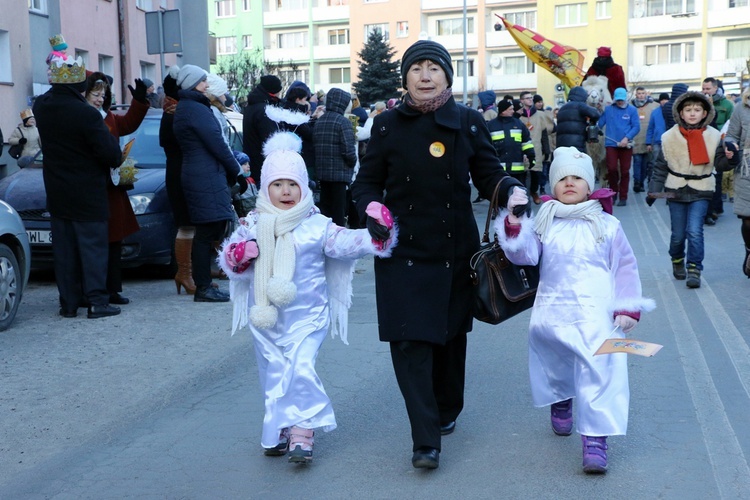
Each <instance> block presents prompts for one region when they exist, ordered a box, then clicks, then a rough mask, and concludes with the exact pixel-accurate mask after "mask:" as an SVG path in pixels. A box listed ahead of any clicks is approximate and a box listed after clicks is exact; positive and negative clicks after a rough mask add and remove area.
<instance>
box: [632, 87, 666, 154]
mask: <svg viewBox="0 0 750 500" xmlns="http://www.w3.org/2000/svg"><path fill="white" fill-rule="evenodd" d="M632 105H633V107H634V108H635V109H636V111H637V113H638V123H639V124H640V130H639V131H638V133H637V134H636V135H635V137H634V138H633V154H634V155H640V154H645V153H647V151H646V134H647V133H648V122H649V120H650V118H651V114H652V113H653V112H654V111H655V110H657V109H661V106H659V103H658V102H654V101H652V100H650V99H649V100H647V101H646V102H645V103H644V104H643V105H641V106H638V105H637V103H636V100H635V99H633V101H632Z"/></svg>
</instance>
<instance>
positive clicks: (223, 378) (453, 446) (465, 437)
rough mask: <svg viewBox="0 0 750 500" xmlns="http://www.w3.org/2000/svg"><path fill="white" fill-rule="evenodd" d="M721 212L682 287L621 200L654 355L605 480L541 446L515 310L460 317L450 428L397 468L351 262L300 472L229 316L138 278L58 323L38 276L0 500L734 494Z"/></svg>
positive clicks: (8, 339) (749, 481)
mask: <svg viewBox="0 0 750 500" xmlns="http://www.w3.org/2000/svg"><path fill="white" fill-rule="evenodd" d="M486 208H487V204H486V202H484V203H481V204H477V205H475V212H476V213H477V217H478V220H479V221H480V223H483V218H484V211H486ZM725 208H726V210H727V212H728V213H727V214H726V215H724V216H723V217H722V218H721V219H720V220H719V222H718V224H717V225H716V226H714V227H707V228H706V256H707V258H706V262H705V266H706V269H705V271H704V274H703V285H702V287H701V288H700V289H698V290H689V289H687V288H686V287H685V282H684V281H682V282H676V281H674V280H673V279H672V277H671V266H670V262H669V258H668V256H667V253H666V246H667V241H668V237H669V217H668V213H667V209H666V206H665V205H664V204H663V203H662V202H658V203H657V204H656V205H655V206H654V207H652V208H648V207H646V206H645V204H644V203H643V201H642V198H638V197H637V195H632V196H631V200H630V201H629V205H628V206H627V207H624V208H618V209H617V212H616V213H615V215H616V216H618V218H620V220H621V221H622V223H623V226H624V227H625V231H626V233H627V234H628V236H629V238H630V241H631V244H632V246H633V248H634V249H635V251H636V254H637V256H638V258H639V266H640V269H641V279H642V282H643V286H644V293H645V294H646V295H648V296H650V297H652V298H654V299H655V300H656V302H657V309H656V311H654V312H652V313H650V314H646V315H644V317H643V320H642V322H641V324H640V325H639V326H638V328H636V330H635V331H634V332H633V335H632V336H633V337H635V338H639V339H643V340H648V341H652V342H657V343H659V344H663V345H664V348H663V349H662V350H661V352H659V353H658V354H657V355H656V356H655V357H653V358H642V357H637V356H632V357H630V358H629V367H630V383H631V411H630V427H629V430H628V435H627V436H619V437H612V438H610V439H609V444H610V450H609V457H610V461H609V462H610V470H609V472H608V473H607V474H606V475H604V476H587V475H585V474H583V473H582V471H581V443H580V439H579V437H578V436H577V435H575V434H574V435H573V436H570V437H557V436H555V435H554V434H553V433H552V431H551V429H550V428H549V423H548V422H549V413H548V410H547V409H535V408H533V406H532V404H531V396H530V391H529V383H528V374H527V359H526V356H527V352H526V330H527V325H528V318H529V313H528V312H526V313H524V314H522V315H520V316H518V317H516V318H513V319H512V320H509V321H508V322H506V323H504V324H503V325H501V326H498V327H493V326H490V325H485V324H481V323H475V328H474V332H473V333H471V334H470V338H469V352H468V368H467V390H466V407H465V410H464V412H463V413H462V414H461V416H460V417H459V420H458V425H457V429H456V432H455V433H454V434H452V435H450V436H447V437H445V438H444V441H443V453H442V454H441V457H440V458H441V461H440V468H439V469H437V470H435V471H431V472H427V471H416V470H415V469H413V468H412V466H411V463H410V458H411V440H410V436H409V427H408V422H407V419H406V411H405V409H404V406H403V401H402V399H401V397H400V394H399V392H398V388H397V386H396V382H395V378H394V376H393V373H392V369H391V366H390V355H389V353H388V348H387V345H385V344H382V343H380V342H379V341H378V340H377V323H376V316H375V311H374V304H375V296H374V282H373V273H372V261H371V260H370V259H363V260H361V261H360V262H359V263H358V265H357V274H356V275H355V280H354V293H355V296H354V305H353V306H352V309H351V312H350V332H349V340H350V344H351V345H349V346H345V345H343V344H342V343H341V342H340V341H338V340H330V339H329V340H328V341H326V342H325V343H324V345H323V349H322V350H321V353H320V356H319V358H318V365H317V366H318V370H319V374H320V376H321V378H322V379H323V381H324V383H325V385H326V389H327V390H328V392H329V395H330V396H331V398H332V400H333V404H334V408H335V410H336V412H337V418H338V424H339V427H338V429H336V430H335V431H333V432H331V433H319V434H318V435H316V447H315V458H314V461H313V463H312V464H311V465H310V466H306V467H305V466H295V465H292V464H288V463H287V462H286V460H285V459H284V458H270V457H265V456H263V453H262V449H261V447H260V443H259V440H260V426H261V422H262V418H263V408H262V398H261V395H260V391H259V388H258V383H257V372H256V368H255V360H254V356H253V353H252V345H251V340H250V337H249V334H248V333H247V332H246V331H242V332H239V333H238V334H236V335H234V336H233V337H232V336H230V335H229V333H230V317H231V306H230V305H229V304H196V303H193V302H192V300H191V298H190V297H188V296H185V295H180V296H178V295H176V294H175V288H174V284H173V283H172V282H170V281H165V280H155V279H149V277H148V276H145V275H143V273H138V274H133V275H131V276H130V278H129V279H128V281H127V282H126V285H125V289H126V290H125V294H126V295H128V296H130V297H131V298H132V299H133V303H132V304H130V305H127V306H123V314H121V315H120V316H117V317H113V318H105V319H98V320H88V319H86V318H85V314H84V315H83V316H79V318H77V319H63V318H60V317H58V316H57V294H56V289H55V287H54V283H53V282H51V281H49V278H48V277H46V278H45V277H44V276H42V277H36V278H35V280H34V281H33V282H32V283H31V286H30V287H29V289H28V290H27V292H26V294H25V295H24V299H23V303H22V304H21V308H20V310H19V315H18V317H17V318H16V322H15V323H14V325H13V327H12V328H11V329H10V330H9V331H7V332H5V333H2V334H0V422H2V427H1V430H0V498H2V499H5V498H9V499H10V498H12V499H19V498H21V499H23V498H61V499H65V498H95V499H106V498H118V499H119V498H155V499H156V498H168V499H172V498H181V499H204V498H210V499H224V498H227V499H233V498H278V497H285V498H341V499H344V498H347V499H348V498H441V499H442V498H550V499H552V498H555V499H566V498H571V499H572V498H607V499H610V498H611V499H619V498H622V499H625V498H627V499H633V498H680V499H684V498H690V499H692V498H724V499H732V498H750V468H749V467H748V462H747V456H748V454H750V427H749V426H748V425H747V424H748V415H750V348H749V347H748V341H749V340H750V328H748V325H749V324H750V308H748V304H749V302H750V280H748V279H747V278H745V276H744V275H742V274H741V273H740V264H741V262H742V258H743V256H744V251H743V246H742V242H741V238H740V235H739V222H738V221H737V219H735V218H734V217H733V216H732V215H731V205H729V204H726V205H725ZM222 286H223V287H226V282H223V283H222ZM618 355H624V354H618Z"/></svg>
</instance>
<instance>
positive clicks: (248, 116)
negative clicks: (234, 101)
mask: <svg viewBox="0 0 750 500" xmlns="http://www.w3.org/2000/svg"><path fill="white" fill-rule="evenodd" d="M267 105H272V106H281V103H280V102H279V99H278V98H277V97H275V96H272V95H271V94H269V93H268V92H266V91H265V90H263V89H262V88H260V86H257V87H255V89H253V91H252V92H250V93H249V94H248V95H247V106H245V110H244V111H243V112H242V114H243V116H242V150H243V151H244V152H245V154H246V155H247V156H249V157H250V175H251V176H252V177H253V180H254V181H255V185H256V186H260V176H261V172H262V170H263V161H264V160H265V158H264V157H263V143H264V142H266V140H267V139H268V138H269V137H270V136H271V134H273V133H274V132H276V131H278V130H279V129H280V126H279V124H277V123H276V122H274V121H273V120H271V119H270V118H269V117H267V116H266V106H267Z"/></svg>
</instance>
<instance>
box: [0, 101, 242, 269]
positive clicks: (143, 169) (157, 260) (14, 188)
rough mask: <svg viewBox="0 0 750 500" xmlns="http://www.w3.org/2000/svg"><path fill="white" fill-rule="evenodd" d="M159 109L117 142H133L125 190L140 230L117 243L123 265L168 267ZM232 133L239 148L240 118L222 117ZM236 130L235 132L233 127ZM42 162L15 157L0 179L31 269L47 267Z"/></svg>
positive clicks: (0, 195) (171, 230)
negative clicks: (13, 168)
mask: <svg viewBox="0 0 750 500" xmlns="http://www.w3.org/2000/svg"><path fill="white" fill-rule="evenodd" d="M161 116H162V110H160V109H149V110H148V113H147V114H146V117H145V118H144V120H143V123H141V126H140V127H138V129H137V130H136V131H135V132H134V133H133V134H131V135H128V136H124V137H122V138H121V144H122V145H123V146H124V145H125V144H127V143H128V142H129V141H130V140H131V139H133V138H135V141H134V142H133V146H132V148H131V150H130V154H129V156H130V157H131V158H133V159H134V160H135V162H136V167H137V168H138V173H137V174H136V178H137V181H136V182H135V184H134V186H133V189H131V190H129V191H128V196H129V198H130V204H131V205H132V207H133V211H134V212H135V216H136V219H137V220H138V224H139V226H140V228H141V229H140V231H137V232H136V233H134V234H132V235H130V236H128V237H127V238H125V239H124V240H123V242H122V265H123V267H136V266H141V265H144V264H149V265H159V266H168V267H169V268H171V267H172V265H173V259H174V250H173V246H174V237H175V231H176V229H175V227H174V219H173V217H172V209H171V207H170V205H169V199H168V198H167V189H166V184H165V174H166V170H165V168H166V156H165V155H164V150H163V149H162V148H161V146H159V125H160V123H161ZM227 116H228V118H229V120H230V123H231V124H232V125H233V127H235V128H234V129H233V131H232V145H233V147H235V148H238V149H239V150H242V135H241V130H242V115H241V114H240V113H234V112H230V113H228V114H227ZM237 127H238V128H237ZM43 164H44V159H43V157H42V156H41V155H40V157H39V158H37V160H36V161H32V162H29V158H26V159H25V160H24V158H21V159H19V166H20V167H22V168H21V169H20V170H19V171H18V172H16V173H14V174H11V175H9V176H8V177H6V178H4V179H2V180H0V200H4V201H6V202H8V203H9V204H11V205H12V206H14V207H15V208H16V210H18V213H19V215H20V216H21V219H22V220H23V223H24V225H25V226H26V232H27V233H28V237H29V243H30V245H31V267H32V269H51V268H52V267H53V259H52V231H51V222H50V214H49V211H48V210H47V196H46V193H45V191H44V180H43V178H42V168H43Z"/></svg>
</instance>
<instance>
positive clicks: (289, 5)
mask: <svg viewBox="0 0 750 500" xmlns="http://www.w3.org/2000/svg"><path fill="white" fill-rule="evenodd" d="M306 8H307V0H276V10H300V9H306Z"/></svg>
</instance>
